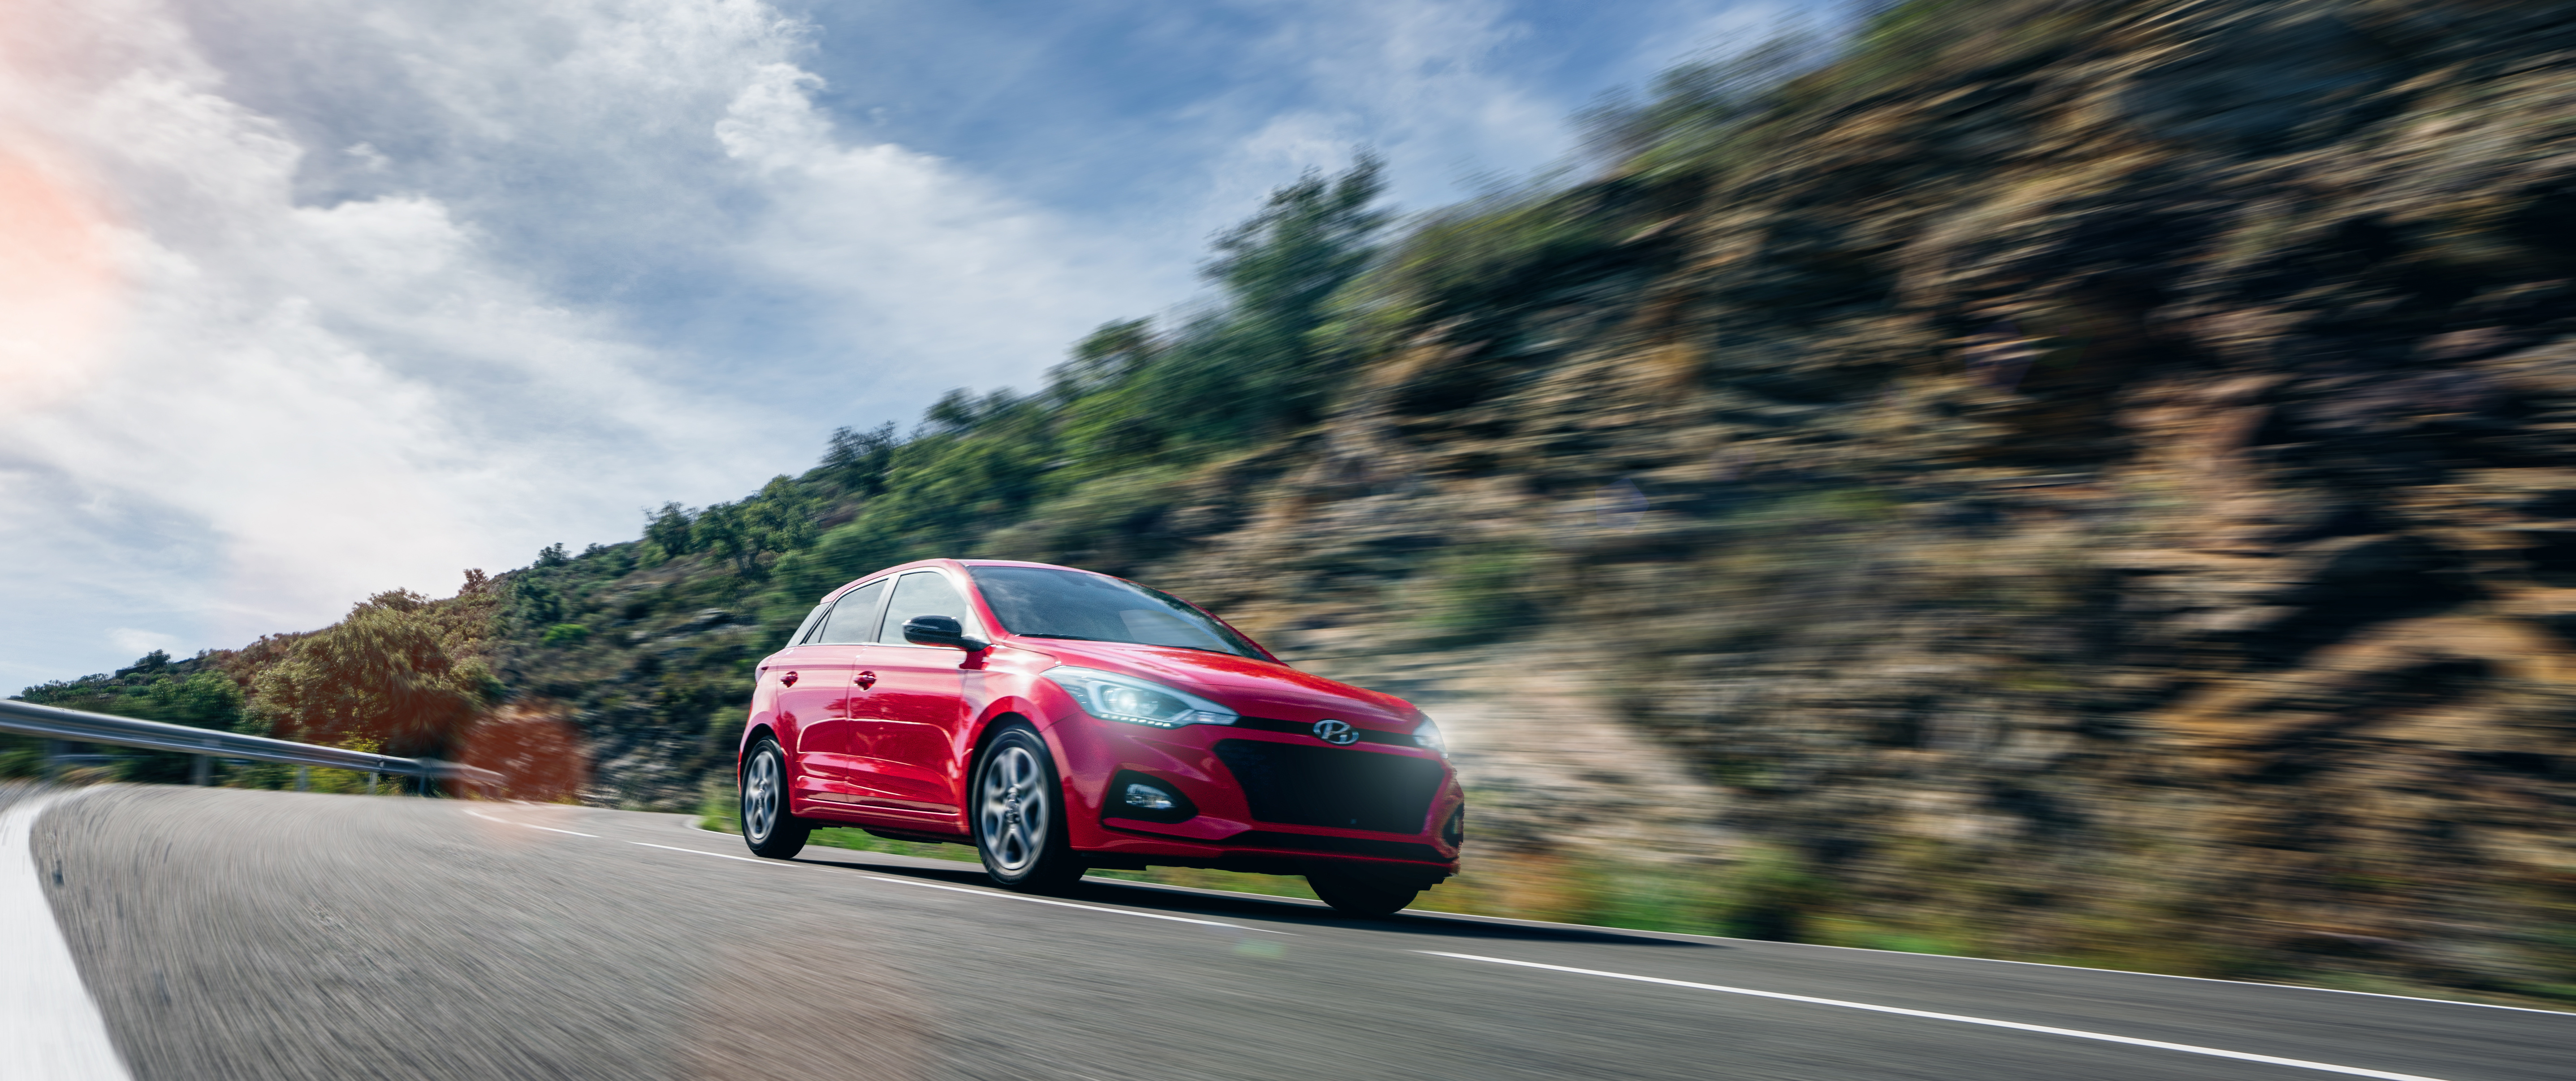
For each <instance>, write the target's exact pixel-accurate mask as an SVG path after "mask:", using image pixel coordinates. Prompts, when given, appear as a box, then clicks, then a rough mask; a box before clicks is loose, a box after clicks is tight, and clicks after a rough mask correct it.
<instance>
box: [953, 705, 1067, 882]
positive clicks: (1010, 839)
mask: <svg viewBox="0 0 2576 1081" xmlns="http://www.w3.org/2000/svg"><path fill="white" fill-rule="evenodd" d="M973 791H974V793H975V854H976V855H978V856H981V857H983V859H984V873H985V874H988V875H991V876H992V878H993V881H994V882H996V883H998V884H1000V885H1002V886H1004V887H1007V888H1009V889H1015V890H1046V889H1054V888H1057V887H1060V886H1064V885H1066V884H1068V883H1071V882H1072V881H1074V880H1075V879H1078V878H1081V877H1082V869H1083V868H1082V864H1081V863H1080V862H1078V861H1077V860H1076V859H1075V857H1074V854H1073V849H1072V847H1071V846H1070V845H1068V844H1066V842H1065V836H1064V786H1063V785H1062V784H1060V783H1058V782H1057V780H1056V775H1055V760H1054V757H1053V756H1051V755H1049V754H1048V753H1047V748H1046V741H1045V740H1042V739H1040V738H1038V734H1037V733H1036V732H1033V731H1030V730H1029V729H1026V728H1021V727H1019V726H1017V725H1014V726H1012V727H1010V728H1006V729H1003V730H1002V732H1001V734H999V735H996V736H994V737H993V742H992V743H991V744H989V745H988V746H986V747H985V748H984V758H983V760H982V761H980V762H978V763H976V765H975V787H974V789H973Z"/></svg>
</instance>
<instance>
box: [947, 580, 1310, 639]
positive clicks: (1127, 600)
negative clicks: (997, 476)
mask: <svg viewBox="0 0 2576 1081" xmlns="http://www.w3.org/2000/svg"><path fill="white" fill-rule="evenodd" d="M967 571H968V573H970V574H972V575H974V577H975V585H976V586H977V587H978V588H980V589H982V590H983V591H984V603H986V604H988V605H991V606H992V609H993V615H994V616H996V617H997V618H999V619H1000V620H1001V621H1002V627H1003V629H1004V630H1007V631H1009V632H1011V633H1012V634H1021V635H1028V636H1030V637H1033V638H1076V639H1082V640H1085V641H1092V642H1133V643H1136V644H1138V645H1146V646H1178V647H1180V648H1182V649H1200V650H1207V651H1209V652H1212V653H1230V654H1233V655H1235V656H1237V657H1255V658H1259V657H1261V650H1259V649H1258V648H1255V647H1254V646H1253V644H1252V643H1251V642H1249V641H1246V640H1245V639H1244V637H1243V636H1242V635H1239V634H1236V633H1234V632H1233V631H1231V630H1228V629H1226V626H1225V624H1222V623H1219V622H1217V621H1216V620H1213V619H1210V618H1208V616H1207V613H1205V612H1201V611H1199V610H1198V609H1196V608H1192V607H1190V606H1189V605H1188V604H1187V603H1186V602H1184V601H1182V600H1181V599H1180V598H1178V597H1175V596H1172V595H1171V594H1169V593H1165V592H1163V591H1161V590H1157V589H1147V588H1145V587H1143V586H1140V585H1136V584H1134V583H1132V582H1122V581H1119V580H1118V579H1115V578H1111V577H1108V576H1106V575H1099V574H1089V573H1085V572H1083V571H1067V570H1055V569H1052V568H1047V567H969V568H967ZM1264 659H1266V658H1264Z"/></svg>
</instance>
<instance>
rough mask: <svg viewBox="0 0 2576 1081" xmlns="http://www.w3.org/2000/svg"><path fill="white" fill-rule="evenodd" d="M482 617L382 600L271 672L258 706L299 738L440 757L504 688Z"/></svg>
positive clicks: (257, 691) (415, 598)
mask: <svg viewBox="0 0 2576 1081" xmlns="http://www.w3.org/2000/svg"><path fill="white" fill-rule="evenodd" d="M479 612H480V610H479V609H478V611H477V612H469V613H458V612H455V611H442V610H439V609H434V608H432V606H431V602H430V601H429V599H428V598H426V597H423V596H421V595H420V594H417V593H413V592H410V591H408V590H392V591H388V592H384V593H379V594H376V595H375V596H373V597H369V598H367V599H366V600H365V601H363V602H361V603H359V604H358V605H357V606H356V607H355V608H352V609H351V610H350V612H349V615H348V618H346V619H343V620H341V621H340V622H339V623H337V624H334V625H332V626H330V627H327V628H324V629H323V630H320V631H317V632H315V633H313V634H311V635H308V636H305V637H304V638H301V639H298V640H297V641H296V642H295V644H294V645H293V646H292V647H291V648H290V649H289V651H288V653H287V656H286V657H285V658H284V659H283V660H281V661H279V662H278V663H276V664H274V665H272V666H270V667H268V668H267V669H265V670H264V671H261V672H260V673H259V674H258V675H257V676H256V677H255V678H254V679H253V681H252V684H251V691H252V697H253V701H254V703H255V706H256V708H257V709H258V710H259V712H261V713H262V714H265V715H266V716H267V717H269V718H270V719H271V720H272V721H273V722H274V727H275V730H276V731H277V732H278V733H279V734H281V735H285V736H287V737H289V738H294V739H301V740H306V741H311V742H323V743H341V742H345V741H347V740H350V739H373V740H377V741H380V742H381V743H382V745H383V746H384V747H385V748H386V750H387V752H388V753H391V754H398V755H416V754H422V753H436V752H439V751H441V750H443V749H444V748H445V746H446V744H447V742H448V740H449V739H450V738H451V737H452V736H453V735H455V734H456V733H457V732H458V731H459V730H460V729H462V728H463V726H464V725H465V724H466V723H467V722H468V721H470V720H471V719H472V718H473V717H474V715H475V714H476V713H477V712H478V711H480V710H481V709H482V708H483V707H484V706H485V705H487V704H488V703H489V701H490V699H491V697H492V694H493V691H494V688H495V687H496V684H495V683H494V682H493V679H492V673H491V668H490V665H489V664H488V663H487V662H485V661H484V660H483V659H482V657H481V656H480V655H479V653H478V652H477V650H478V648H479V646H480V642H481V632H482V631H483V629H484V628H483V626H482V623H481V617H480V615H479Z"/></svg>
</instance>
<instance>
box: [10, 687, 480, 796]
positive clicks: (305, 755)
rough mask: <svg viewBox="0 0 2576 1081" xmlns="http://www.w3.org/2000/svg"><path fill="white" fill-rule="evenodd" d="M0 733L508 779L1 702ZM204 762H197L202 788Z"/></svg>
mask: <svg viewBox="0 0 2576 1081" xmlns="http://www.w3.org/2000/svg"><path fill="white" fill-rule="evenodd" d="M0 732H14V733H16V734H18V735H22V736H39V737H42V738H45V739H53V740H64V741H67V742H71V743H105V744H111V745H114V746H118V747H141V748H145V749H147V750H154V751H177V752H179V753H181V754H193V755H200V756H213V757H216V758H246V759H250V760H251V761H254V762H278V763H283V764H285V765H290V766H320V767H323V768H325V769H346V770H357V771H359V772H362V773H370V774H377V773H391V774H396V775H399V776H404V777H419V778H423V779H425V780H433V781H459V782H463V783H465V784H470V785H487V786H488V785H499V784H501V783H502V782H503V780H504V778H503V777H502V776H501V775H500V774H498V773H494V772H492V771H491V770H488V769H482V768H479V767H476V766H468V765H464V764H461V763H457V762H442V761H439V760H438V759H435V758H396V757H394V756H392V755H386V754H375V753H372V752H368V751H352V750H349V749H347V748H345V747H323V746H319V745H317V744H311V743H297V742H295V741H294V740H287V739H270V738H269V737H267V736H245V735H242V734H240V733H237V732H218V731H215V730H213V729H210V728H190V727H188V726H187V725H184V724H169V723H166V722H162V721H145V720H137V719H135V718H133V717H116V716H111V715H109V714H105V713H91V712H89V711H87V710H78V709H63V708H61V707H59V706H40V705H37V704H35V703H33V702H13V701H7V700H0ZM204 761H205V759H204V758H202V757H201V758H199V759H198V762H199V763H200V768H199V770H198V777H199V783H201V784H202V783H204V776H205V770H204V769H203V763H204Z"/></svg>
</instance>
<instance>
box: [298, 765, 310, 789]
mask: <svg viewBox="0 0 2576 1081" xmlns="http://www.w3.org/2000/svg"><path fill="white" fill-rule="evenodd" d="M295 790H296V791H298V792H310V791H313V767H311V766H297V767H295Z"/></svg>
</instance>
